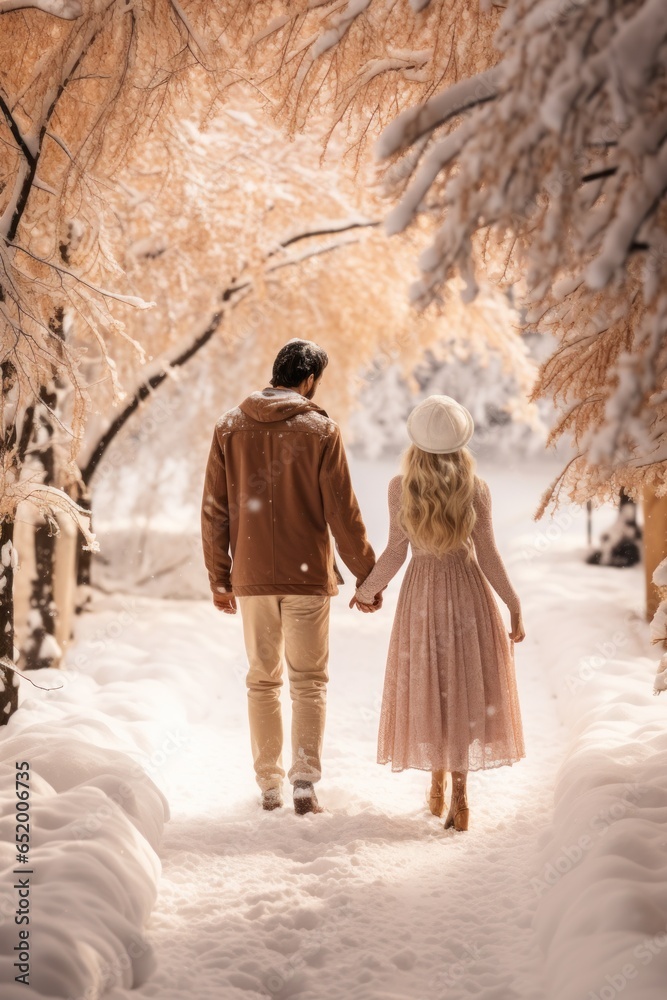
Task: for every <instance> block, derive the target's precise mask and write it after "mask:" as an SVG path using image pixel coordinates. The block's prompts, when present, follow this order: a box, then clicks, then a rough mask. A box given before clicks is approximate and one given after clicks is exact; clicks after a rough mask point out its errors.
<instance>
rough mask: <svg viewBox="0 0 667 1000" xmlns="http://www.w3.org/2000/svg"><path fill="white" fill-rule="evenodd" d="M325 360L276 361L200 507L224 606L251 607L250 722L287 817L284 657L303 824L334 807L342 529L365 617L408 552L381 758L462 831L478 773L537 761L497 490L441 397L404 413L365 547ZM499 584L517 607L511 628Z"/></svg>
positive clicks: (217, 433) (218, 599)
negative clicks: (522, 689) (376, 536)
mask: <svg viewBox="0 0 667 1000" xmlns="http://www.w3.org/2000/svg"><path fill="white" fill-rule="evenodd" d="M327 364H328V358H327V355H326V353H325V351H323V350H322V348H320V347H318V346H317V345H316V344H314V343H312V342H311V341H307V340H291V341H289V342H288V343H287V344H285V346H284V347H283V348H282V349H281V350H280V352H279V353H278V356H277V357H276V360H275V362H274V366H273V373H272V378H271V384H270V386H269V387H267V388H266V389H263V390H262V391H260V392H254V393H252V394H251V395H250V396H248V398H247V399H245V400H244V401H243V402H242V403H241V404H240V405H239V406H238V407H235V408H234V409H232V410H229V411H228V412H227V413H225V414H223V415H222V417H220V419H219V420H218V422H217V424H216V426H215V430H214V433H213V440H212V443H211V449H210V453H209V457H208V463H207V466H206V474H205V482H204V490H203V496H202V506H201V530H202V544H203V550H204V560H205V563H206V569H207V571H208V576H209V581H210V585H211V590H212V593H213V601H214V603H215V606H216V607H217V608H219V609H220V610H222V611H223V612H226V613H227V614H235V613H236V611H237V608H240V611H241V617H242V620H243V635H244V640H245V646H246V652H247V657H248V674H247V681H246V683H247V689H248V712H249V720H250V739H251V746H252V754H253V761H254V768H255V775H256V779H257V783H258V784H259V787H260V789H261V792H262V806H263V808H264V809H276V808H279V807H281V806H282V804H283V798H282V785H283V780H284V778H285V771H284V770H283V767H282V751H283V729H282V716H281V709H280V689H281V686H282V675H283V659H284V661H285V662H286V664H287V672H288V678H289V684H290V695H291V698H292V708H293V712H292V765H291V767H290V769H289V772H288V775H287V777H288V779H289V781H290V783H291V785H292V788H293V800H294V809H295V811H296V812H297V813H299V814H303V813H309V812H322V807H321V806H320V805H319V804H318V801H317V796H316V793H315V787H314V786H315V783H316V782H317V781H319V779H320V778H321V754H322V742H323V736H324V723H325V715H326V685H327V681H328V679H329V674H328V659H329V604H330V599H331V597H332V596H334V595H335V594H337V593H338V584H339V583H341V582H342V578H341V576H340V573H339V571H338V568H337V566H336V563H335V560H334V553H333V546H332V542H331V536H332V535H333V539H334V540H335V543H336V549H337V551H338V554H339V555H340V557H341V559H342V560H343V562H344V563H345V565H346V566H347V567H348V568H349V569H350V571H351V572H352V573H354V574H355V577H356V583H357V589H356V592H355V594H354V597H353V598H352V601H351V602H350V606H351V607H357V608H359V609H360V610H361V611H363V612H365V613H373V612H375V611H377V610H379V608H380V607H381V606H382V592H383V591H384V589H385V588H386V586H387V584H388V583H389V581H390V580H391V579H392V578H393V577H394V576H395V575H396V573H397V572H398V570H399V569H400V568H401V566H402V565H403V563H404V562H405V559H406V557H407V555H408V548H409V547H410V548H411V550H412V552H411V559H410V562H409V565H408V567H407V569H406V571H405V575H404V578H403V582H402V585H401V590H400V594H399V597H398V602H397V607H396V613H395V618H394V623H393V627H392V632H391V639H390V644H389V651H388V656H387V667H386V673H385V680H384V691H383V697H382V707H381V712H380V723H379V734H378V754H377V760H378V762H379V763H382V764H384V763H388V762H391V766H392V770H394V771H402V770H404V769H405V768H418V769H420V770H424V771H430V772H431V786H430V791H429V794H428V800H429V806H430V809H431V812H432V813H433V814H434V815H436V816H442V815H443V814H444V812H445V792H446V776H447V774H448V773H449V774H451V776H452V790H451V796H450V806H449V811H448V814H447V818H446V820H445V829H447V828H450V827H453V828H454V829H456V830H467V829H468V820H469V806H468V800H467V790H466V778H467V774H468V771H471V770H479V769H482V768H491V767H499V766H501V765H503V764H513V763H515V762H516V761H518V760H520V759H521V758H522V757H524V756H525V749H524V743H523V732H522V725H521V715H520V709H519V702H518V696H517V688H516V679H515V673H514V656H513V643H514V642H521V641H522V640H523V638H524V634H525V633H524V629H523V623H522V619H521V606H520V602H519V598H518V596H517V594H516V592H515V591H514V589H513V587H512V585H511V583H510V581H509V578H508V576H507V573H506V571H505V567H504V565H503V562H502V559H501V557H500V554H499V552H498V549H497V547H496V544H495V540H494V535H493V526H492V520H491V496H490V493H489V487H488V485H487V484H486V483H485V482H484V480H482V479H480V478H479V477H478V476H477V475H476V474H475V460H474V457H473V455H472V454H471V452H470V451H469V449H468V448H467V447H466V445H467V443H468V441H469V440H470V438H471V437H472V433H473V430H474V425H473V420H472V417H471V415H470V413H469V412H468V411H467V410H466V409H465V407H463V406H462V405H461V404H460V403H457V402H456V401H455V400H453V399H452V398H451V397H449V396H430V397H428V399H426V400H424V401H423V402H422V403H420V404H419V406H417V407H416V408H415V409H414V410H413V411H412V413H411V414H410V417H409V418H408V425H407V429H408V435H409V437H410V441H411V444H410V446H409V447H408V449H407V451H406V452H405V455H404V457H403V467H402V474H401V475H398V476H395V477H394V478H393V479H392V480H391V481H390V483H389V496H388V501H389V514H390V527H389V539H388V542H387V546H386V548H385V550H384V552H383V553H382V554H381V556H380V557H379V558H378V559H377V561H376V559H375V554H374V552H373V549H372V547H371V545H370V543H369V541H368V538H367V536H366V530H365V527H364V523H363V520H362V517H361V513H360V511H359V506H358V503H357V500H356V497H355V494H354V491H353V489H352V483H351V480H350V472H349V468H348V464H347V459H346V456H345V450H344V447H343V442H342V438H341V434H340V430H339V428H338V426H337V425H336V424H335V423H334V421H333V420H331V419H330V418H329V416H328V415H327V413H326V412H325V411H324V410H323V409H322V408H321V407H319V406H318V405H317V404H316V403H315V402H314V401H313V399H314V396H315V394H316V392H317V389H318V387H319V385H320V384H321V381H322V378H323V375H324V372H325V369H326V367H327ZM492 587H493V590H495V591H496V593H497V594H498V595H499V596H500V597H501V599H502V600H503V601H504V603H505V604H506V605H507V607H508V609H509V612H510V617H511V631H510V632H509V634H508V633H507V632H506V630H505V626H504V624H503V620H502V617H501V614H500V611H499V609H498V605H497V603H496V600H495V597H494V595H493V591H492V590H491V588H492Z"/></svg>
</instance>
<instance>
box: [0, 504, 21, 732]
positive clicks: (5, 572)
mask: <svg viewBox="0 0 667 1000" xmlns="http://www.w3.org/2000/svg"><path fill="white" fill-rule="evenodd" d="M15 560H16V556H15V550H14V521H13V520H11V521H10V520H3V521H0V588H1V589H0V682H1V684H2V690H1V691H0V726H5V725H7V721H8V719H9V717H10V716H11V715H13V714H14V712H15V711H16V709H17V708H18V704H19V700H18V699H19V693H18V686H17V685H18V678H17V677H16V675H15V672H14V669H13V666H10V664H13V663H14V564H15Z"/></svg>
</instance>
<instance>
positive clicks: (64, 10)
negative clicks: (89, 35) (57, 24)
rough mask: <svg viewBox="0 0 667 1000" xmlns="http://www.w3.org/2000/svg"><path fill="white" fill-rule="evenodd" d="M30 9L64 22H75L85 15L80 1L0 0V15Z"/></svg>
mask: <svg viewBox="0 0 667 1000" xmlns="http://www.w3.org/2000/svg"><path fill="white" fill-rule="evenodd" d="M28 7H34V8H35V9H36V10H43V11H44V13H45V14H53V16H54V17H60V18H62V19H63V20H64V21H75V20H76V19H77V18H78V17H81V15H82V13H83V8H82V6H81V3H80V0H0V14H8V13H9V12H10V11H12V10H26V9H27V8H28Z"/></svg>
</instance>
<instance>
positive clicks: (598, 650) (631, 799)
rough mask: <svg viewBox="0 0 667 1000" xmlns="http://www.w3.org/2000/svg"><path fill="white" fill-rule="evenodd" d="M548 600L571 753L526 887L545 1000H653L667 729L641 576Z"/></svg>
mask: <svg viewBox="0 0 667 1000" xmlns="http://www.w3.org/2000/svg"><path fill="white" fill-rule="evenodd" d="M552 589H553V592H554V599H553V600H551V601H550V602H549V603H550V604H551V608H548V607H545V608H543V609H542V613H541V615H540V619H541V627H542V631H543V637H542V640H541V645H542V650H543V656H544V668H545V670H546V672H547V674H548V676H549V679H550V681H551V683H552V686H553V688H554V690H555V691H556V692H557V698H558V707H559V711H560V715H561V718H562V721H563V722H564V724H565V725H566V726H567V727H568V728H569V730H570V734H571V745H570V749H569V752H568V754H567V755H566V758H565V760H564V762H563V764H562V766H561V768H560V771H559V775H558V778H557V782H556V788H555V796H554V798H555V813H554V823H553V827H552V829H551V830H550V831H549V832H548V834H547V835H546V836H545V839H544V844H543V847H542V852H541V856H540V857H539V866H538V868H537V870H536V872H535V877H534V878H533V880H532V884H533V888H534V891H535V894H536V896H537V897H538V899H539V903H538V908H537V912H536V917H535V929H536V932H537V934H538V936H539V938H540V941H541V945H542V947H543V949H544V951H545V954H546V962H547V968H546V973H547V980H548V981H549V983H550V991H549V997H550V1000H571V997H572V996H575V995H576V996H579V997H582V998H583V997H586V998H587V1000H613V998H614V997H616V996H618V995H619V994H621V993H623V991H624V990H625V989H626V987H628V992H627V993H626V994H625V995H626V996H631V997H632V1000H657V998H658V997H662V996H664V984H665V982H666V981H667V861H666V855H665V843H666V841H665V832H664V831H665V823H667V730H666V727H665V724H664V720H660V721H658V719H657V714H658V713H657V712H656V699H655V698H654V697H653V694H652V680H653V675H654V672H655V651H654V648H652V647H651V644H650V638H649V625H648V623H647V622H646V621H645V620H644V618H643V607H642V603H641V599H642V597H643V577H642V570H641V568H639V567H637V568H633V569H632V570H627V569H625V570H610V569H606V568H603V567H592V566H591V567H586V568H585V569H583V568H582V570H581V571H580V572H577V573H576V575H574V574H573V576H572V578H571V580H570V581H569V582H568V595H567V600H566V601H565V600H561V598H562V597H564V596H565V595H564V594H561V593H559V589H562V586H561V587H560V588H559V585H558V581H557V579H556V580H554V581H553V584H552ZM630 595H634V596H633V597H632V599H631V601H630V602H628V600H627V598H628V597H630ZM565 608H566V609H567V610H566V612H565V613H566V615H567V618H566V621H565V622H564V617H563V609H565ZM549 611H551V612H553V613H552V614H549Z"/></svg>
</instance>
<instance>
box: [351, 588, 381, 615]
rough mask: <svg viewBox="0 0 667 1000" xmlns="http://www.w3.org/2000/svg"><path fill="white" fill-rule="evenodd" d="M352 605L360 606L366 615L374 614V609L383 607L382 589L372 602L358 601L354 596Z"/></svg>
mask: <svg viewBox="0 0 667 1000" xmlns="http://www.w3.org/2000/svg"><path fill="white" fill-rule="evenodd" d="M350 607H351V608H359V610H360V611H363V613H364V614H365V615H367V614H373V612H374V611H379V610H380V608H381V607H382V591H380V593H379V594H376V595H375V598H374V600H373V603H372V604H364V603H363V601H358V600H357V598H356V597H353V598H352V600H351V601H350Z"/></svg>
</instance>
